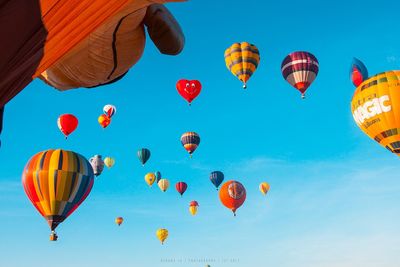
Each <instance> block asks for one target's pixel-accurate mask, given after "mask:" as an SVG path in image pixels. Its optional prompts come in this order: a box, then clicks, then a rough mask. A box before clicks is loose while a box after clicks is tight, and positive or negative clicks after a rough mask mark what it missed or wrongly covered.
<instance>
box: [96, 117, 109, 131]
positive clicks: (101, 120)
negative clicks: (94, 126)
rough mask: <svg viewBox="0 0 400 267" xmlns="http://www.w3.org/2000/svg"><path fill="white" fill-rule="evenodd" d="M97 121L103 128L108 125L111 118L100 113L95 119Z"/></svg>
mask: <svg viewBox="0 0 400 267" xmlns="http://www.w3.org/2000/svg"><path fill="white" fill-rule="evenodd" d="M97 121H98V122H99V124H100V126H101V127H103V128H107V126H108V125H110V123H111V119H110V118H109V117H107V115H105V114H101V115H100V116H99V118H98V119H97Z"/></svg>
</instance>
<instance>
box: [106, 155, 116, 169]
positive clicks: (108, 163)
mask: <svg viewBox="0 0 400 267" xmlns="http://www.w3.org/2000/svg"><path fill="white" fill-rule="evenodd" d="M114 164H115V159H113V158H111V157H106V158H105V159H104V165H106V166H107V168H111V167H112V166H114Z"/></svg>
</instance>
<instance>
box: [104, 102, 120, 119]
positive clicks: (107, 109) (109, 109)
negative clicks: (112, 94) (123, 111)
mask: <svg viewBox="0 0 400 267" xmlns="http://www.w3.org/2000/svg"><path fill="white" fill-rule="evenodd" d="M103 112H104V114H105V115H107V117H109V118H111V117H112V116H114V115H115V113H116V112H117V108H116V107H115V106H114V105H110V104H108V105H105V106H104V108H103Z"/></svg>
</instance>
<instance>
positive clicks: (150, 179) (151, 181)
mask: <svg viewBox="0 0 400 267" xmlns="http://www.w3.org/2000/svg"><path fill="white" fill-rule="evenodd" d="M144 180H145V181H146V183H147V184H148V185H149V186H150V187H151V186H152V185H153V184H154V181H155V180H156V175H155V174H154V173H152V172H149V173H148V174H146V175H145V176H144Z"/></svg>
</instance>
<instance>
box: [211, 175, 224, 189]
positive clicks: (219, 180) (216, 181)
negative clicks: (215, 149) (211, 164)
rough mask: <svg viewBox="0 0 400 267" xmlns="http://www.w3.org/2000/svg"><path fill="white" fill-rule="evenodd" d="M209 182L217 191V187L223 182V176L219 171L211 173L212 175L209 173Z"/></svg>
mask: <svg viewBox="0 0 400 267" xmlns="http://www.w3.org/2000/svg"><path fill="white" fill-rule="evenodd" d="M210 181H211V182H212V183H213V185H214V186H215V187H216V188H217V190H218V187H219V186H220V185H221V183H222V182H223V181H224V174H223V173H222V172H220V171H213V172H212V173H210Z"/></svg>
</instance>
